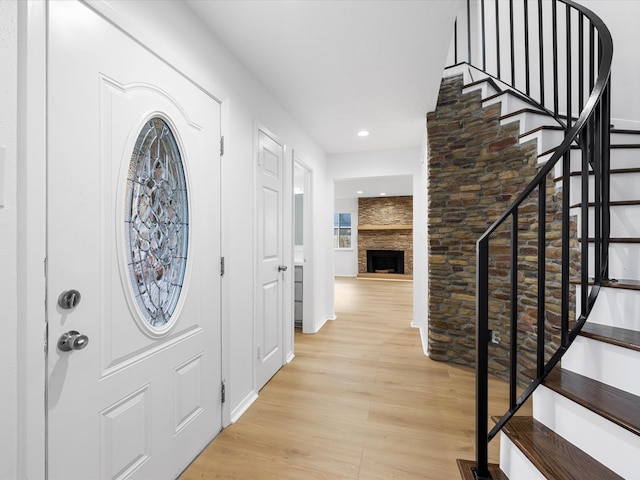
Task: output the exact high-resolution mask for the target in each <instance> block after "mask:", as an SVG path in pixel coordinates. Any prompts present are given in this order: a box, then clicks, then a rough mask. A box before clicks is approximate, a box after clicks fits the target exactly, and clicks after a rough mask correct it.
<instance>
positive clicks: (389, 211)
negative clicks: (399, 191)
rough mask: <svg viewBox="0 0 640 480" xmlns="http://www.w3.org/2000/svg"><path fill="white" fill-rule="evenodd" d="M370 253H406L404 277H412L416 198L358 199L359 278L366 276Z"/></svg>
mask: <svg viewBox="0 0 640 480" xmlns="http://www.w3.org/2000/svg"><path fill="white" fill-rule="evenodd" d="M367 250H374V251H381V250H391V251H401V252H403V253H404V261H403V270H404V275H413V197H412V196H397V197H370V198H369V197H367V198H359V199H358V274H366V273H367V263H368V262H367Z"/></svg>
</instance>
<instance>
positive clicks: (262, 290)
mask: <svg viewBox="0 0 640 480" xmlns="http://www.w3.org/2000/svg"><path fill="white" fill-rule="evenodd" d="M283 179H284V147H283V146H282V145H281V144H279V143H278V142H277V141H276V140H275V139H274V138H272V136H270V135H269V134H267V133H266V132H264V131H262V130H259V131H258V182H257V183H258V192H257V195H258V199H257V200H258V201H257V203H258V205H257V215H258V230H257V241H258V280H259V281H258V285H257V293H256V295H257V302H256V311H257V321H256V349H257V367H256V383H257V385H256V387H257V388H258V390H259V389H261V388H262V387H263V386H264V385H265V384H266V383H267V382H268V381H269V379H270V378H271V377H272V376H273V375H274V374H275V373H276V372H277V371H278V370H279V369H280V367H282V365H283V363H284V357H283V351H282V343H283V342H282V333H283V322H284V316H285V309H284V302H283V294H284V287H283V284H284V279H285V276H286V277H287V278H288V277H289V275H292V273H290V272H289V271H288V266H289V265H286V264H285V262H284V251H283V250H284V247H283V241H284V238H283V227H284V225H283V217H284V214H283V193H282V191H283Z"/></svg>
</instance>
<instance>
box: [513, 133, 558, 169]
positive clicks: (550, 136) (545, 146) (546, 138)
mask: <svg viewBox="0 0 640 480" xmlns="http://www.w3.org/2000/svg"><path fill="white" fill-rule="evenodd" d="M563 138H564V132H563V131H562V130H546V129H545V130H538V131H535V132H532V133H528V134H526V135H523V136H521V137H520V143H521V144H523V143H527V142H529V141H531V140H536V141H537V142H538V155H540V154H541V153H543V152H546V151H547V150H551V149H552V148H556V147H557V146H558V145H560V144H561V143H562V140H563ZM538 160H539V161H540V159H538Z"/></svg>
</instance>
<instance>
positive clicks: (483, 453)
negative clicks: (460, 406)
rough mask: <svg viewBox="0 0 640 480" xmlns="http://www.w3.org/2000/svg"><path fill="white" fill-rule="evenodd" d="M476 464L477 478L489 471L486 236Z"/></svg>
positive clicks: (480, 274)
mask: <svg viewBox="0 0 640 480" xmlns="http://www.w3.org/2000/svg"><path fill="white" fill-rule="evenodd" d="M476 289H477V291H476V465H477V471H476V472H475V477H476V479H477V480H490V479H491V476H490V475H489V441H488V426H487V421H488V418H489V385H488V378H487V377H488V375H489V237H488V236H483V237H482V238H480V240H478V242H477V245H476Z"/></svg>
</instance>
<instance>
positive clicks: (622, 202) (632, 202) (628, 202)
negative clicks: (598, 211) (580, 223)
mask: <svg viewBox="0 0 640 480" xmlns="http://www.w3.org/2000/svg"><path fill="white" fill-rule="evenodd" d="M609 205H610V206H612V207H629V206H633V205H640V200H614V201H611V202H609ZM580 206H581V205H580V204H579V203H574V204H573V205H569V208H578V207H580ZM587 206H588V207H594V206H595V203H594V202H589V203H587Z"/></svg>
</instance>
